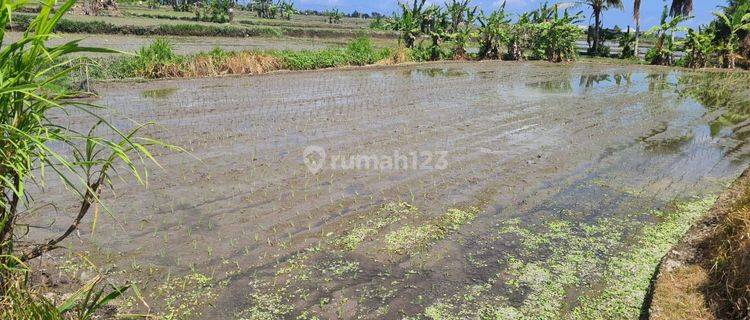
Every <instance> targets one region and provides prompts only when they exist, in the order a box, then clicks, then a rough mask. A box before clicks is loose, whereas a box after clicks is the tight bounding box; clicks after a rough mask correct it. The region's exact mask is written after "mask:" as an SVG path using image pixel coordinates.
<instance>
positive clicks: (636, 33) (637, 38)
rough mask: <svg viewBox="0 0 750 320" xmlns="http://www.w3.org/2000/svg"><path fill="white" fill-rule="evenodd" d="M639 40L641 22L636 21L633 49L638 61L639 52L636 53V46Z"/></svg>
mask: <svg viewBox="0 0 750 320" xmlns="http://www.w3.org/2000/svg"><path fill="white" fill-rule="evenodd" d="M640 40H641V22H640V21H636V22H635V47H634V48H633V50H634V54H635V57H636V58H638V59H640V56H639V55H638V54H639V51H638V44H639V42H640Z"/></svg>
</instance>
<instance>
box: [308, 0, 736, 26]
mask: <svg viewBox="0 0 750 320" xmlns="http://www.w3.org/2000/svg"><path fill="white" fill-rule="evenodd" d="M396 1H397V0H296V1H295V5H296V6H297V7H298V8H300V9H302V10H304V9H312V10H320V11H322V10H326V9H333V8H337V9H339V10H342V11H344V12H347V13H348V12H352V11H354V10H357V11H359V12H367V13H369V12H372V11H377V12H380V13H383V14H387V15H390V14H391V13H392V12H393V11H394V10H395V9H396V8H397V5H396V3H397V2H396ZM402 1H409V3H411V1H412V0H402ZM507 1H508V3H507V5H506V9H507V10H508V11H510V12H513V13H521V12H525V11H531V10H534V9H536V8H538V7H539V5H540V4H541V3H543V2H544V1H545V0H507ZM574 1H575V0H561V1H555V0H550V1H549V2H550V3H557V2H574ZM428 2H433V3H436V4H442V3H443V2H444V0H428ZM501 2H502V0H501V1H498V0H472V3H473V4H474V5H478V6H480V7H481V8H482V9H483V10H485V11H490V10H492V9H493V8H496V7H497V6H499V4H500V3H501ZM669 3H671V0H670V1H669ZM726 3H727V1H726V0H693V7H694V11H693V15H694V16H695V18H693V19H692V20H690V21H688V22H687V25H688V26H690V27H697V26H699V25H701V24H707V23H708V22H710V21H711V20H712V19H713V16H712V14H711V13H712V12H714V11H717V10H718V8H717V6H719V5H726ZM665 4H667V2H665V1H664V0H641V29H643V30H645V29H648V28H649V27H650V26H653V25H655V24H657V23H659V18H660V17H661V12H662V9H663V8H664V5H665ZM623 5H624V10H618V9H612V10H609V11H606V12H604V15H603V18H602V21H603V23H604V26H605V27H614V26H615V25H618V26H620V27H621V28H622V29H626V28H627V26H628V25H631V26H633V18H632V17H633V0H623ZM576 10H583V13H584V14H585V15H586V19H585V20H584V21H583V23H582V24H588V23H589V20H591V21H593V19H589V17H590V16H591V11H590V10H588V9H587V8H585V7H580V8H578V9H576ZM591 23H593V22H591Z"/></svg>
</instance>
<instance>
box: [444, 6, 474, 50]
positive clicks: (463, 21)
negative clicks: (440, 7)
mask: <svg viewBox="0 0 750 320" xmlns="http://www.w3.org/2000/svg"><path fill="white" fill-rule="evenodd" d="M445 7H446V11H447V13H448V17H449V19H450V25H449V29H448V32H447V35H448V37H449V38H450V39H451V41H452V42H453V57H454V58H455V59H465V58H466V44H467V43H468V42H469V41H471V39H473V38H475V37H476V36H477V32H476V30H475V29H476V27H475V25H474V23H475V22H476V19H477V10H478V9H477V7H476V6H475V7H469V0H463V1H459V0H452V2H450V3H446V4H445Z"/></svg>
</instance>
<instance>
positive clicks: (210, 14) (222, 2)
mask: <svg viewBox="0 0 750 320" xmlns="http://www.w3.org/2000/svg"><path fill="white" fill-rule="evenodd" d="M231 5H232V2H231V0H207V1H206V2H205V3H204V4H203V5H201V6H199V7H197V8H196V10H195V18H196V19H197V20H200V21H208V22H216V23H225V22H229V8H230V7H231Z"/></svg>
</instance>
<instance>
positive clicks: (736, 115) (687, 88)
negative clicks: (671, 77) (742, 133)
mask: <svg viewBox="0 0 750 320" xmlns="http://www.w3.org/2000/svg"><path fill="white" fill-rule="evenodd" d="M748 81H750V76H748V75H747V74H744V73H689V74H686V75H684V76H682V77H680V79H679V84H680V90H679V91H678V93H679V94H680V96H681V97H683V98H685V97H689V98H692V99H694V100H695V101H697V102H698V103H700V104H701V105H703V107H705V108H706V110H707V111H709V112H714V111H720V112H719V115H718V116H717V117H716V118H715V119H713V120H712V121H711V122H710V124H711V134H712V136H717V135H720V134H721V131H722V130H723V129H725V128H731V127H733V126H735V125H737V124H740V123H742V122H744V121H747V120H748V118H749V117H750V97H749V96H748V91H747V85H748V83H750V82H748Z"/></svg>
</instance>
